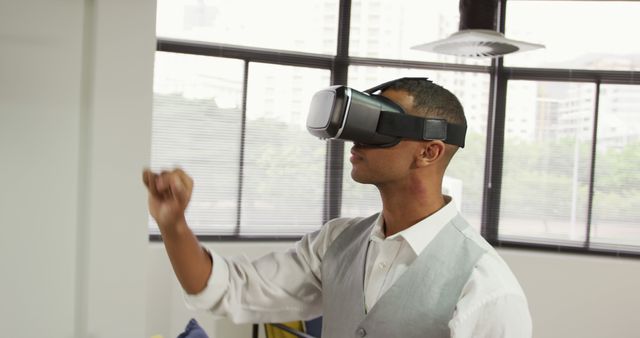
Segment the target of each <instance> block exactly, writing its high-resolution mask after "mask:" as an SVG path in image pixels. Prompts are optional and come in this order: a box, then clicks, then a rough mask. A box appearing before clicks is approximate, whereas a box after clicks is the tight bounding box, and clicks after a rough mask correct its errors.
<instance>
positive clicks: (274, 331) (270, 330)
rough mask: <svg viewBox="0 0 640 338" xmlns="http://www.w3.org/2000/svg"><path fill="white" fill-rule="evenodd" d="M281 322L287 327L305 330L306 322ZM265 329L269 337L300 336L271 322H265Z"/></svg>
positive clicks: (287, 337) (285, 337)
mask: <svg viewBox="0 0 640 338" xmlns="http://www.w3.org/2000/svg"><path fill="white" fill-rule="evenodd" d="M280 324H282V325H284V326H286V327H290V328H292V329H294V330H297V331H300V332H304V323H303V322H302V321H296V322H288V323H280ZM264 331H265V333H266V334H267V338H298V337H297V336H296V335H294V334H291V333H289V332H286V331H284V330H282V329H280V328H277V327H275V326H273V325H271V324H265V325H264Z"/></svg>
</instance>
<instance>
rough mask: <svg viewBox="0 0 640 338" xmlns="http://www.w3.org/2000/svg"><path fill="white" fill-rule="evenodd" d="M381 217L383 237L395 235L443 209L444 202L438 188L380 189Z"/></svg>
mask: <svg viewBox="0 0 640 338" xmlns="http://www.w3.org/2000/svg"><path fill="white" fill-rule="evenodd" d="M379 190H380V197H381V198H382V216H383V218H384V234H385V237H388V236H391V235H393V234H396V233H398V232H400V231H402V230H404V229H407V228H409V227H411V226H412V225H414V224H416V223H418V222H420V221H421V220H423V219H425V218H427V217H429V216H430V215H432V214H433V213H435V212H436V211H438V210H440V209H441V208H442V207H444V205H445V204H446V203H445V200H444V196H443V195H442V191H441V189H440V188H437V187H432V188H431V189H429V188H424V189H416V188H415V186H414V187H410V188H409V189H402V188H396V189H392V188H388V187H385V188H381V187H379Z"/></svg>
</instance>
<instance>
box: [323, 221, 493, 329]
mask: <svg viewBox="0 0 640 338" xmlns="http://www.w3.org/2000/svg"><path fill="white" fill-rule="evenodd" d="M376 217H377V215H373V216H371V217H368V218H365V219H363V220H362V221H360V222H358V223H356V224H353V225H351V226H349V227H347V228H346V229H345V230H344V231H343V232H342V233H341V234H340V235H338V237H337V238H336V240H335V241H334V242H333V243H332V244H331V245H330V246H329V248H328V249H327V252H326V254H325V256H324V259H323V262H322V294H323V298H322V300H323V309H324V311H323V324H322V337H323V338H349V337H356V338H360V337H365V336H366V337H371V338H375V337H380V338H391V337H402V338H412V337H422V338H425V337H429V338H434V337H438V338H439V337H450V330H449V326H448V323H449V321H450V320H451V318H452V317H453V312H454V310H455V306H456V303H457V302H458V298H459V297H460V293H461V292H462V288H463V287H464V285H465V284H466V282H467V280H468V279H469V275H470V274H471V272H472V269H473V267H474V266H475V264H476V262H477V261H478V259H479V258H480V256H481V255H482V254H483V253H484V252H485V250H484V249H483V248H481V247H480V246H479V245H478V244H476V243H475V242H474V240H473V239H471V238H470V232H469V231H468V230H470V227H469V225H468V223H467V222H466V221H465V220H464V219H463V218H462V217H461V216H460V215H458V216H456V217H454V219H453V220H452V221H451V222H449V223H448V224H447V225H445V226H444V228H443V229H442V230H441V231H440V232H439V233H438V235H436V237H435V238H434V239H433V241H432V242H431V243H430V244H429V245H428V246H427V247H426V248H425V249H424V250H423V252H422V253H421V254H420V255H419V256H418V257H417V258H416V260H415V261H414V262H413V263H412V264H411V265H410V266H409V268H408V269H407V271H405V272H404V273H403V274H402V276H400V278H399V279H398V280H397V281H396V282H395V283H394V284H393V285H392V286H391V288H389V290H388V291H387V292H386V293H385V294H383V295H382V296H381V297H380V299H379V300H378V301H377V302H376V304H375V305H374V306H373V308H372V309H371V310H370V311H369V312H368V313H365V301H364V275H365V259H366V253H367V246H368V243H369V236H370V234H371V230H372V228H373V226H374V221H375V219H376ZM465 230H467V231H465ZM478 236H479V235H478Z"/></svg>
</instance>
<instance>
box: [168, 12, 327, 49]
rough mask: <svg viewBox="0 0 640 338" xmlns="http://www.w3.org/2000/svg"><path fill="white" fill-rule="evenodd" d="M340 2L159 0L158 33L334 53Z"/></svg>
mask: <svg viewBox="0 0 640 338" xmlns="http://www.w3.org/2000/svg"><path fill="white" fill-rule="evenodd" d="M338 2H339V1H338V0H313V1H296V0H274V1H249V0H235V1H220V0H158V12H157V24H156V34H157V35H158V36H159V37H167V38H177V39H186V40H198V41H208V42H217V43H227V44H233V45H241V46H250V47H261V48H269V49H284V50H291V51H300V52H308V53H321V54H329V55H333V54H335V53H336V48H337V42H336V41H337V35H338ZM292 13H295V15H294V14H292Z"/></svg>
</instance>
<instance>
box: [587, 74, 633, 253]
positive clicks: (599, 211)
mask: <svg viewBox="0 0 640 338" xmlns="http://www.w3.org/2000/svg"><path fill="white" fill-rule="evenodd" d="M597 142H598V143H597V148H596V168H595V185H594V194H593V210H592V218H591V243H592V245H593V246H597V245H598V244H601V245H604V244H618V245H636V246H640V174H639V171H638V170H639V169H640V86H630V85H602V86H601V87H600V109H599V114H598V139H597ZM635 250H638V248H635Z"/></svg>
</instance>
